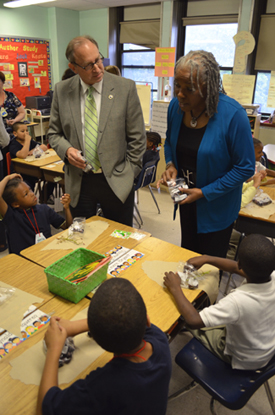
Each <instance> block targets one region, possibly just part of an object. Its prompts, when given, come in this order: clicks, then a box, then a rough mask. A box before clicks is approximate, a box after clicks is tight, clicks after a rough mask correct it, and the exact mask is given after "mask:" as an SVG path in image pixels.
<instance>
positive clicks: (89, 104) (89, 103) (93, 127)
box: [85, 86, 100, 171]
mask: <svg viewBox="0 0 275 415" xmlns="http://www.w3.org/2000/svg"><path fill="white" fill-rule="evenodd" d="M93 90H94V88H93V87H92V86H90V87H89V93H88V96H87V98H86V101H85V155H86V159H87V161H88V162H89V163H90V164H91V165H92V166H93V168H94V170H95V171H97V170H98V169H99V168H100V162H99V159H98V154H97V134H98V119H97V109H96V104H95V100H94V97H93Z"/></svg>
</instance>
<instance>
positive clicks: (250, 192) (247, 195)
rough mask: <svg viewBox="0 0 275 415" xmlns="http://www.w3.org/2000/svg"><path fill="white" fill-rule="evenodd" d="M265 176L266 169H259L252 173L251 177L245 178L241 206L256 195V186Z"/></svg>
mask: <svg viewBox="0 0 275 415" xmlns="http://www.w3.org/2000/svg"><path fill="white" fill-rule="evenodd" d="M265 177H266V171H265V170H261V171H259V172H257V173H255V174H254V176H253V177H251V179H249V180H247V182H245V183H244V184H243V187H242V201H241V208H243V207H245V206H246V205H248V203H249V202H251V200H252V199H253V198H254V196H256V193H257V190H258V187H259V186H260V185H261V184H262V180H264V178H265Z"/></svg>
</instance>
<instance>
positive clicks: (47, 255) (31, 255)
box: [20, 216, 151, 267]
mask: <svg viewBox="0 0 275 415" xmlns="http://www.w3.org/2000/svg"><path fill="white" fill-rule="evenodd" d="M93 221H103V222H107V223H108V225H109V226H108V228H107V229H106V230H105V231H104V232H103V233H102V234H101V235H100V236H99V237H98V238H97V239H96V240H94V241H93V242H92V243H91V244H89V245H88V246H86V247H85V248H87V249H91V250H92V251H95V252H98V253H99V254H102V255H105V253H106V252H107V251H109V250H110V249H112V248H114V247H115V246H116V245H122V246H124V247H126V248H130V249H133V248H135V246H136V245H137V244H138V243H139V241H137V240H136V239H132V238H129V239H119V238H114V237H112V236H110V235H111V233H112V232H113V231H114V230H116V229H119V230H122V231H127V232H139V233H142V234H144V235H145V237H144V238H143V239H147V238H149V237H150V236H151V235H150V234H149V233H148V232H144V231H139V230H137V229H135V228H131V227H130V226H127V225H122V224H121V223H117V222H114V221H112V220H109V219H106V218H102V217H100V216H93V217H91V218H89V219H87V223H89V222H93ZM64 234H67V230H65V231H63V233H58V234H56V235H53V236H52V237H51V238H48V239H46V240H45V241H42V242H39V244H36V245H32V246H30V247H29V248H27V249H24V250H23V251H21V252H20V254H21V255H22V256H23V257H24V258H26V259H29V260H30V261H33V262H35V263H36V264H38V265H41V266H42V267H48V266H49V265H51V264H52V263H53V262H55V261H57V260H58V259H60V258H62V257H63V256H65V255H67V254H68V253H70V252H72V250H71V249H66V250H64V249H60V250H57V249H51V250H45V251H43V250H42V249H43V248H45V247H46V246H47V245H48V244H49V243H50V242H52V241H53V240H54V239H56V238H57V237H59V236H60V235H64ZM75 248H79V246H77V245H76V247H75Z"/></svg>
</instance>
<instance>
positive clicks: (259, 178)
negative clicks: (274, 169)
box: [253, 172, 262, 187]
mask: <svg viewBox="0 0 275 415" xmlns="http://www.w3.org/2000/svg"><path fill="white" fill-rule="evenodd" d="M253 181H254V187H258V186H260V184H261V181H262V174H261V172H258V173H256V174H254V176H253Z"/></svg>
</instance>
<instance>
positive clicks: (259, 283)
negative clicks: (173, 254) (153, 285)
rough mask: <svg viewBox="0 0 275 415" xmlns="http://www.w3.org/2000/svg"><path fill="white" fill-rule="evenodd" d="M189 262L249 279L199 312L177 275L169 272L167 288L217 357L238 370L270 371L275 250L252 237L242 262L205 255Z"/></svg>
mask: <svg viewBox="0 0 275 415" xmlns="http://www.w3.org/2000/svg"><path fill="white" fill-rule="evenodd" d="M188 263H190V264H192V265H194V266H195V267H196V268H197V269H199V268H200V267H201V266H202V265H203V264H205V263H208V264H211V265H214V266H216V267H218V268H219V269H222V270H223V271H227V272H230V273H237V274H239V275H241V276H243V277H245V278H246V280H247V284H243V285H242V286H240V287H238V288H237V289H236V290H233V291H232V292H231V293H230V294H228V295H227V296H226V297H224V298H223V299H221V300H220V301H219V302H218V303H217V304H214V305H212V306H210V307H206V308H204V309H203V310H202V311H201V312H200V313H199V312H198V311H197V310H196V309H195V308H194V307H193V305H192V304H191V303H190V302H189V301H188V300H187V298H186V297H185V295H184V294H183V292H182V289H181V286H180V282H181V280H180V277H179V276H178V274H174V273H173V272H166V273H165V277H164V285H165V286H166V287H167V288H168V289H169V291H170V292H171V294H172V295H173V297H174V299H175V301H176V304H177V306H178V308H179V311H180V313H181V314H182V316H183V317H184V319H185V321H186V324H187V325H188V326H189V327H190V328H191V329H200V330H192V333H193V335H194V336H195V337H196V338H198V339H199V340H200V341H201V342H202V343H203V344H204V346H205V347H207V348H208V349H209V350H210V351H211V352H212V353H214V354H215V355H217V356H218V357H219V358H221V359H222V360H224V361H226V362H228V363H231V365H232V367H233V369H244V370H255V369H259V368H261V367H263V366H265V365H266V364H267V363H268V362H269V361H270V359H271V358H272V357H273V356H274V354H275V313H274V302H275V273H273V271H274V270H275V247H274V245H273V244H272V243H271V242H270V241H269V240H268V239H267V238H265V237H264V236H263V235H249V236H248V237H246V238H245V239H244V240H243V241H242V243H241V245H240V248H239V261H238V262H236V261H232V260H229V259H224V258H218V257H211V256H208V255H202V256H200V257H195V258H191V259H190V260H189V261H188ZM217 326H222V327H217ZM205 327H206V329H203V328H205ZM201 329H202V330H201Z"/></svg>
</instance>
